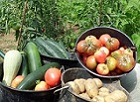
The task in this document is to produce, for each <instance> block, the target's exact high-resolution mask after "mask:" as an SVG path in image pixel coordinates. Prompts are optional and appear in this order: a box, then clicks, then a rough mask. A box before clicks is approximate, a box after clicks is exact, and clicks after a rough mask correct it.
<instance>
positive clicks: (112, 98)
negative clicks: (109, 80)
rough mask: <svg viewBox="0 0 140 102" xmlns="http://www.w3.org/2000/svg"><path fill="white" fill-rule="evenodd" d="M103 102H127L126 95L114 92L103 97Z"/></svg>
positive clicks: (121, 92) (118, 91) (117, 91)
mask: <svg viewBox="0 0 140 102" xmlns="http://www.w3.org/2000/svg"><path fill="white" fill-rule="evenodd" d="M105 102H127V95H126V94H125V93H124V92H123V91H121V90H115V91H113V92H111V93H110V95H108V96H106V97H105Z"/></svg>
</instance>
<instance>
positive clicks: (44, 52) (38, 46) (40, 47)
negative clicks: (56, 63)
mask: <svg viewBox="0 0 140 102" xmlns="http://www.w3.org/2000/svg"><path fill="white" fill-rule="evenodd" d="M33 42H34V43H35V44H36V46H37V48H38V51H39V53H40V54H41V55H46V56H50V55H49V54H48V53H47V51H46V50H45V48H44V47H43V46H42V45H41V44H40V43H38V42H37V41H36V40H33Z"/></svg>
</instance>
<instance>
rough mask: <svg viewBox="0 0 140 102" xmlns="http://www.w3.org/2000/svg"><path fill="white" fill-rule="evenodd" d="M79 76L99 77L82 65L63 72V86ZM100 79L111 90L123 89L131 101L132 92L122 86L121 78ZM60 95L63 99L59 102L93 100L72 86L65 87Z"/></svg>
mask: <svg viewBox="0 0 140 102" xmlns="http://www.w3.org/2000/svg"><path fill="white" fill-rule="evenodd" d="M78 78H84V79H88V78H97V77H96V76H95V75H91V74H90V73H88V71H86V70H85V69H84V68H80V67H73V68H69V69H67V70H65V71H64V72H63V73H62V77H61V83H62V87H63V86H65V85H66V83H67V82H69V81H73V80H75V79H78ZM100 79H101V80H102V82H103V86H104V87H107V88H108V89H109V90H110V91H114V90H116V89H119V90H122V91H123V92H124V93H125V94H126V95H127V97H128V100H127V102H131V97H130V94H129V92H128V91H127V90H125V89H124V88H123V87H122V86H121V84H120V80H117V79H115V80H113V79H112V80H107V79H104V78H100ZM60 97H61V99H60V101H59V102H91V100H87V99H84V98H82V97H80V96H79V95H77V94H75V93H74V92H73V91H72V90H71V88H67V89H63V90H62V91H61V94H60Z"/></svg>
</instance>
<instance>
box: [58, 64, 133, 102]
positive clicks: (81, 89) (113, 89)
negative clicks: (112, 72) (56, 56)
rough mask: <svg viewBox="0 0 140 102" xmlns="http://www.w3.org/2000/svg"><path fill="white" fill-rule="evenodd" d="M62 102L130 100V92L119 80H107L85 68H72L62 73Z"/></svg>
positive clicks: (125, 101)
mask: <svg viewBox="0 0 140 102" xmlns="http://www.w3.org/2000/svg"><path fill="white" fill-rule="evenodd" d="M61 82H62V86H63V87H66V86H68V87H67V88H65V89H63V90H62V92H61V100H60V102H62V101H63V102H130V100H131V98H130V95H129V93H128V92H127V91H126V90H125V89H124V88H123V87H122V86H121V85H120V81H119V80H114V81H113V80H106V79H104V78H98V77H96V76H93V75H91V74H90V73H88V72H87V71H86V70H85V69H83V68H74V67H73V68H70V69H67V70H65V71H64V72H63V73H62V77H61Z"/></svg>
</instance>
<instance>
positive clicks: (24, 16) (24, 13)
mask: <svg viewBox="0 0 140 102" xmlns="http://www.w3.org/2000/svg"><path fill="white" fill-rule="evenodd" d="M27 5H28V0H26V2H25V6H24V9H23V18H22V23H21V28H20V33H19V38H18V45H17V49H18V47H19V44H20V42H21V38H22V29H23V25H24V22H25V18H26V12H27Z"/></svg>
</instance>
